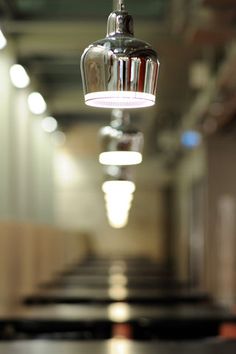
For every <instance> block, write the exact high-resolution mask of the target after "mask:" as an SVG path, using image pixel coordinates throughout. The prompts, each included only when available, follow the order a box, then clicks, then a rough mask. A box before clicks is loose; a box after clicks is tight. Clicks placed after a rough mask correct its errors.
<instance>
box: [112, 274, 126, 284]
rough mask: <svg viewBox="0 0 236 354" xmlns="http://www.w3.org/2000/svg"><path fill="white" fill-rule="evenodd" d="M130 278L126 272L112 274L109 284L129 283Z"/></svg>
mask: <svg viewBox="0 0 236 354" xmlns="http://www.w3.org/2000/svg"><path fill="white" fill-rule="evenodd" d="M127 283H128V279H127V277H126V276H125V275H124V274H118V273H117V274H111V275H110V276H109V284H110V285H122V286H124V285H127Z"/></svg>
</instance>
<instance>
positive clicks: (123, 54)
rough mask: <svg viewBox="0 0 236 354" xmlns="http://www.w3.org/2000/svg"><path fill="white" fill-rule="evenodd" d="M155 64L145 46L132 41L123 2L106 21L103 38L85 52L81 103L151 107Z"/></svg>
mask: <svg viewBox="0 0 236 354" xmlns="http://www.w3.org/2000/svg"><path fill="white" fill-rule="evenodd" d="M158 68H159V62H158V60H157V54H156V52H155V51H154V50H153V49H152V48H151V46H150V45H149V44H147V43H146V42H143V41H140V40H138V39H136V38H134V34H133V19H132V17H131V16H130V15H129V14H128V13H127V12H126V11H125V10H124V5H123V1H118V4H117V9H116V10H115V11H114V12H112V13H111V14H110V16H109V18H108V24H107V36H106V37H105V38H104V39H101V40H99V41H97V42H95V43H93V44H91V45H90V46H89V47H88V48H86V49H85V51H84V53H83V55H82V57H81V74H82V80H83V88H84V95H85V103H86V104H87V105H89V106H94V107H104V108H121V109H124V108H142V107H148V106H152V105H154V103H155V95H156V87H157V77H158Z"/></svg>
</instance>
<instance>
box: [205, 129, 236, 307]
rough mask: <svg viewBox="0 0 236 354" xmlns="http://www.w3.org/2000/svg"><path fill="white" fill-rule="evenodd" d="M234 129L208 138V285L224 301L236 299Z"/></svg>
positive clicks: (235, 145)
mask: <svg viewBox="0 0 236 354" xmlns="http://www.w3.org/2000/svg"><path fill="white" fill-rule="evenodd" d="M235 151H236V140H235V128H234V129H230V130H229V131H228V132H227V131H225V132H222V133H219V134H215V135H214V136H212V137H210V138H209V139H208V143H207V161H208V166H207V167H208V218H207V219H208V222H207V245H206V246H207V248H206V249H207V254H206V256H207V269H206V271H207V286H208V288H209V290H210V291H211V292H212V294H213V295H214V296H215V297H216V298H217V299H218V300H219V301H221V302H224V303H227V304H231V303H234V302H235V300H236V281H235V279H236V261H235V249H236V183H235V181H236V168H235V164H234V161H235Z"/></svg>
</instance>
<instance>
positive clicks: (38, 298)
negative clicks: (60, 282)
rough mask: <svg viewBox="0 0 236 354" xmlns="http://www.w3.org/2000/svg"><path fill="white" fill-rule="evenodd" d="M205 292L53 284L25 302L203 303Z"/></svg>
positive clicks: (205, 299)
mask: <svg viewBox="0 0 236 354" xmlns="http://www.w3.org/2000/svg"><path fill="white" fill-rule="evenodd" d="M209 300H210V299H209V296H208V295H207V294H206V293H205V292H204V291H201V290H195V289H174V288H173V289H146V288H145V287H143V288H141V289H132V288H131V289H129V288H126V287H114V286H113V287H110V288H109V287H107V288H104V289H103V288H98V289H95V290H94V289H93V288H90V287H76V286H74V287H68V288H66V287H60V286H59V287H53V288H51V289H43V290H39V291H38V292H37V293H35V294H33V295H31V296H28V297H27V298H26V299H25V302H26V303H28V304H29V303H48V302H49V303H50V302H54V303H80V302H97V303H98V302H100V303H110V302H114V301H126V302H132V303H138V302H141V303H146V304H147V303H148V304H153V303H156V304H168V303H181V302H182V303H183V302H185V303H199V302H201V303H203V302H209Z"/></svg>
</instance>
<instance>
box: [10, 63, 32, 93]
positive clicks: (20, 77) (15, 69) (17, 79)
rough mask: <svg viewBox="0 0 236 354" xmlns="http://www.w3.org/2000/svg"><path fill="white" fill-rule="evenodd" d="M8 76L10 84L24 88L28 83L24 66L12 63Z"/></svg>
mask: <svg viewBox="0 0 236 354" xmlns="http://www.w3.org/2000/svg"><path fill="white" fill-rule="evenodd" d="M10 78H11V82H12V84H13V85H14V86H15V87H17V88H25V87H27V86H28V85H29V83H30V78H29V76H28V74H27V72H26V70H25V68H24V67H23V66H22V65H20V64H14V65H12V66H11V68H10Z"/></svg>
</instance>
